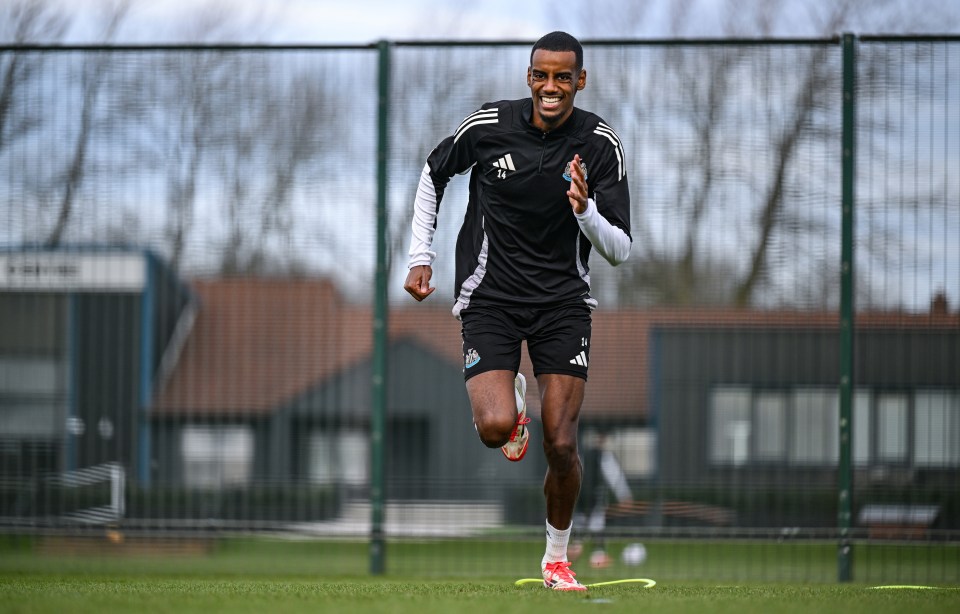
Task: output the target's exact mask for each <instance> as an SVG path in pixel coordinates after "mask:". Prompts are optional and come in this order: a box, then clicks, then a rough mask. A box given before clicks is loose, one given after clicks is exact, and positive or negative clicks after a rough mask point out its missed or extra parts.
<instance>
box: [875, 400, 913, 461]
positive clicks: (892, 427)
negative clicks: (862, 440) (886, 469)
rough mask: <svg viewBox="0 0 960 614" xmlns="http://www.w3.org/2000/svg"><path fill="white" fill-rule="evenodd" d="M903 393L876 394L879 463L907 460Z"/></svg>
mask: <svg viewBox="0 0 960 614" xmlns="http://www.w3.org/2000/svg"><path fill="white" fill-rule="evenodd" d="M908 409H909V401H908V399H907V395H905V394H890V393H882V394H879V395H877V451H876V452H877V453H876V461H877V462H880V463H903V462H906V461H907V425H908V422H907V412H908Z"/></svg>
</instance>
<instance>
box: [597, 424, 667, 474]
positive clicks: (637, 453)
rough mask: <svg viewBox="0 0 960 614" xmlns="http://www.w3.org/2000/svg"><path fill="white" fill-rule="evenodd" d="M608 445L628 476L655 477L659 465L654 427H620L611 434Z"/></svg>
mask: <svg viewBox="0 0 960 614" xmlns="http://www.w3.org/2000/svg"><path fill="white" fill-rule="evenodd" d="M607 445H608V447H609V448H610V451H612V452H613V454H614V456H616V457H617V459H618V460H619V461H620V467H621V468H622V469H623V472H624V473H625V474H626V475H627V477H631V478H649V477H653V475H654V473H655V472H656V466H657V465H656V464H657V436H656V434H655V433H654V431H653V429H649V428H624V429H619V430H617V431H614V432H613V433H611V434H610V437H609V438H608V439H607Z"/></svg>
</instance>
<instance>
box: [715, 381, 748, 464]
mask: <svg viewBox="0 0 960 614" xmlns="http://www.w3.org/2000/svg"><path fill="white" fill-rule="evenodd" d="M751 397H752V394H751V391H750V389H749V388H719V389H717V390H715V391H714V393H713V398H712V404H711V407H710V413H711V419H710V424H711V428H710V460H711V461H712V462H714V463H719V464H731V465H743V464H744V463H746V462H747V461H748V460H749V452H750V445H749V444H750V402H751Z"/></svg>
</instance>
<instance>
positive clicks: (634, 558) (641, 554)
mask: <svg viewBox="0 0 960 614" xmlns="http://www.w3.org/2000/svg"><path fill="white" fill-rule="evenodd" d="M620 560H622V561H623V564H624V565H642V564H643V562H644V561H646V560H647V548H646V547H645V546H644V545H643V544H639V543H638V544H630V545H628V546H627V547H626V548H624V549H623V552H622V553H620Z"/></svg>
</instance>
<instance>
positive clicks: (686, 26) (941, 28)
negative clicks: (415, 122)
mask: <svg viewBox="0 0 960 614" xmlns="http://www.w3.org/2000/svg"><path fill="white" fill-rule="evenodd" d="M17 1H19V0H0V3H3V2H17ZM49 1H52V2H54V3H56V4H59V5H60V6H61V7H62V9H61V10H63V11H64V12H65V13H69V14H71V15H73V16H74V17H75V27H74V28H73V29H72V30H71V32H70V34H69V35H68V39H69V41H70V42H98V40H99V37H98V36H97V25H96V24H97V23H101V24H102V19H98V16H99V15H100V14H101V9H102V7H103V6H104V4H105V3H109V2H110V1H111V0H49ZM838 1H839V0H737V1H736V2H730V0H471V1H470V2H463V1H462V0H132V2H133V9H132V11H131V12H130V14H129V15H128V16H127V19H126V20H125V22H124V26H123V28H122V30H121V33H120V35H119V36H118V39H119V40H120V42H185V41H189V40H190V39H191V37H194V38H206V39H207V40H210V39H211V38H212V39H214V40H220V41H230V40H232V41H235V42H274V43H308V44H332V43H349V44H357V43H371V42H374V41H377V40H380V39H384V38H386V39H391V40H409V39H431V38H432V39H482V40H500V39H519V40H535V39H536V38H537V37H539V36H540V35H542V34H544V33H546V32H549V31H551V30H555V29H565V30H568V31H570V32H571V33H572V34H574V35H576V36H579V37H581V38H619V37H645V38H667V37H675V36H686V37H696V36H699V37H722V36H729V35H730V30H731V28H736V29H737V32H736V34H737V35H740V36H761V35H763V34H764V33H763V32H761V31H760V30H761V29H762V26H761V25H758V22H762V21H763V19H762V15H763V14H764V11H765V9H766V8H770V7H777V8H776V10H775V11H774V16H773V17H772V18H771V19H770V20H769V25H768V27H767V32H768V33H769V34H771V35H773V36H782V37H790V36H820V35H823V34H828V33H832V32H824V27H825V26H824V24H823V22H824V20H825V15H826V13H827V12H828V11H830V10H832V8H833V7H835V6H836V5H837V4H838ZM851 5H852V6H853V15H852V16H851V17H849V18H848V19H846V20H845V22H844V25H843V27H842V29H843V30H847V31H854V32H861V33H881V30H882V32H883V33H903V32H925V33H956V32H960V27H958V24H960V2H957V1H956V0H851ZM729 6H735V7H736V9H735V10H736V12H737V16H736V19H730V9H728V7H729ZM225 16H227V17H226V18H225ZM751 16H752V17H751ZM878 23H879V24H886V25H881V26H877V25H876V24H878ZM198 32H206V34H205V35H204V36H203V37H199V36H197V35H196V33H198ZM211 32H213V34H211Z"/></svg>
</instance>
